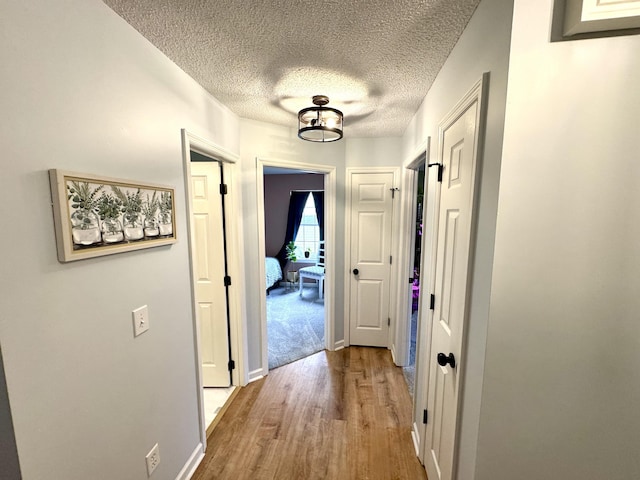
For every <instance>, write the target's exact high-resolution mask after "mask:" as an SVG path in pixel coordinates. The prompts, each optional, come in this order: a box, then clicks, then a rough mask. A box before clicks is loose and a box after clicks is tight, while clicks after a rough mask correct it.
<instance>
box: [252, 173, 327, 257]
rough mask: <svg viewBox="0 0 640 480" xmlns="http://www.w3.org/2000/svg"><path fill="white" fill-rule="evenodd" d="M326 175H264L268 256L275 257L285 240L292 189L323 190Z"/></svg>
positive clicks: (265, 228)
mask: <svg viewBox="0 0 640 480" xmlns="http://www.w3.org/2000/svg"><path fill="white" fill-rule="evenodd" d="M323 189H324V175H322V174H317V173H299V174H292V175H280V174H278V175H265V176H264V230H265V232H264V243H265V252H266V254H267V257H274V256H275V255H276V254H277V253H278V251H279V250H280V248H281V247H282V244H283V242H284V236H285V234H286V231H287V212H288V210H289V193H290V192H291V190H323Z"/></svg>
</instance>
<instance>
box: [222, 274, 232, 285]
mask: <svg viewBox="0 0 640 480" xmlns="http://www.w3.org/2000/svg"><path fill="white" fill-rule="evenodd" d="M229 285H231V277H230V276H229V275H226V276H225V277H224V286H225V287H228V286H229Z"/></svg>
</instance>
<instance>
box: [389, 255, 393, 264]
mask: <svg viewBox="0 0 640 480" xmlns="http://www.w3.org/2000/svg"><path fill="white" fill-rule="evenodd" d="M389 265H393V256H392V255H389Z"/></svg>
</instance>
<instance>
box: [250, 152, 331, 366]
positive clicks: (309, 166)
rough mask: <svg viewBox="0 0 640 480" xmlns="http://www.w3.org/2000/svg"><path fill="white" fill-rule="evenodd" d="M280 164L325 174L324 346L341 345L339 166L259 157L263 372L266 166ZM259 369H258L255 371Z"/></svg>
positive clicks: (264, 349)
mask: <svg viewBox="0 0 640 480" xmlns="http://www.w3.org/2000/svg"><path fill="white" fill-rule="evenodd" d="M265 167H278V168H286V169H289V170H300V171H302V172H304V173H316V174H321V175H324V240H325V249H326V250H327V251H328V252H329V255H328V256H327V259H326V262H325V268H326V272H325V280H324V287H325V296H324V347H325V349H326V350H329V351H333V350H336V348H339V347H340V346H341V345H340V346H338V345H336V341H335V307H334V305H335V266H336V255H335V252H336V248H335V247H336V242H335V222H336V167H334V166H332V165H321V164H313V163H303V162H297V161H290V160H277V159H265V158H260V157H256V208H257V215H256V217H257V220H258V281H259V285H260V329H261V331H260V338H261V339H262V341H261V345H260V350H261V359H262V368H261V370H262V372H261V375H262V376H265V375H267V374H268V373H269V350H268V336H267V293H266V292H267V284H266V280H265V269H264V261H265V257H266V252H265V238H264V228H265V221H264V168H265ZM253 373H256V372H253Z"/></svg>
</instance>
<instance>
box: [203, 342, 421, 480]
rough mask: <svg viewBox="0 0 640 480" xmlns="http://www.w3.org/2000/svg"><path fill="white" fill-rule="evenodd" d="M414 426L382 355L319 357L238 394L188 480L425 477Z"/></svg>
mask: <svg viewBox="0 0 640 480" xmlns="http://www.w3.org/2000/svg"><path fill="white" fill-rule="evenodd" d="M410 428H411V398H410V396H409V392H408V390H407V385H406V383H405V380H404V378H403V375H402V370H401V369H400V368H398V367H396V366H394V365H393V362H392V361H391V354H390V353H389V351H388V350H386V349H380V348H363V347H350V348H347V349H344V350H340V351H338V352H324V351H323V352H320V353H317V354H315V355H312V356H310V357H307V358H305V359H303V360H299V361H297V362H295V363H292V364H289V365H285V366H283V367H280V368H278V369H275V370H273V371H272V372H270V373H269V376H268V377H267V378H265V379H262V380H259V381H257V382H254V383H251V384H249V385H248V386H247V387H245V388H243V389H241V391H240V393H238V395H237V397H236V398H235V400H234V401H233V403H232V404H231V406H230V407H229V409H228V410H227V412H226V413H225V414H224V416H223V417H222V418H221V419H220V422H219V423H218V425H217V427H216V428H215V429H214V431H213V432H212V434H211V436H210V437H209V439H208V444H207V452H206V455H205V458H204V460H203V461H202V463H201V464H200V466H199V467H198V470H196V472H195V474H194V476H193V480H210V479H220V480H225V479H234V480H242V479H247V480H248V479H251V480H266V479H275V480H294V479H295V480H298V479H301V480H302V479H304V480H308V479H328V480H333V479H340V480H347V479H353V480H356V479H357V480H361V479H369V480H378V479H380V480H383V479H384V480H387V479H398V480H414V479H415V480H418V479H423V480H425V479H426V478H427V476H426V473H425V471H424V469H423V467H422V466H421V465H420V462H419V461H418V459H417V457H416V455H415V450H414V448H413V443H412V440H411V433H410Z"/></svg>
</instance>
